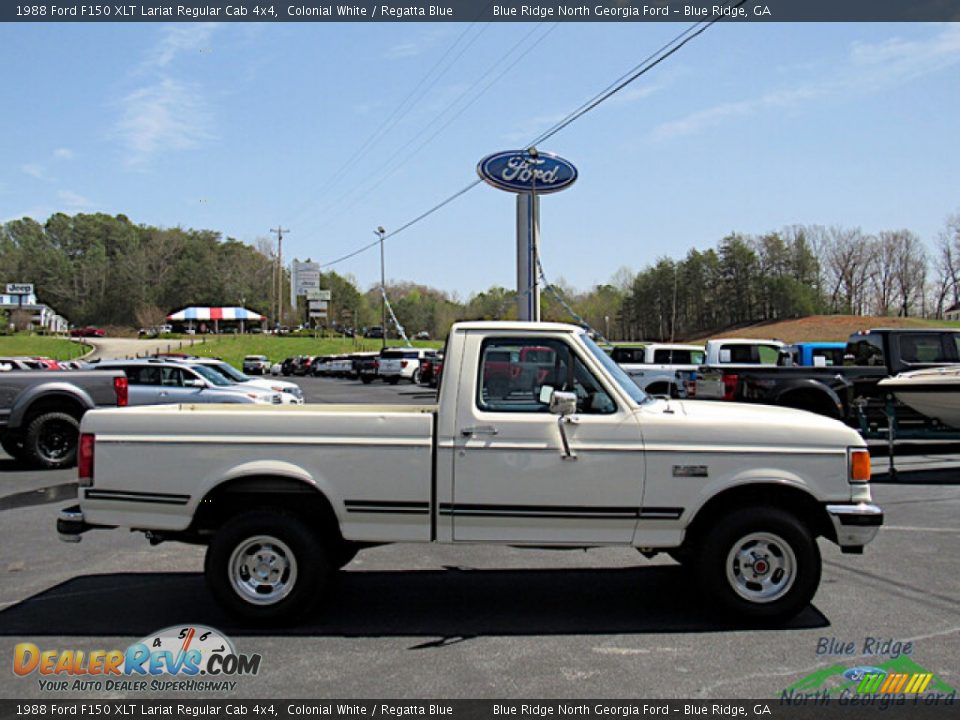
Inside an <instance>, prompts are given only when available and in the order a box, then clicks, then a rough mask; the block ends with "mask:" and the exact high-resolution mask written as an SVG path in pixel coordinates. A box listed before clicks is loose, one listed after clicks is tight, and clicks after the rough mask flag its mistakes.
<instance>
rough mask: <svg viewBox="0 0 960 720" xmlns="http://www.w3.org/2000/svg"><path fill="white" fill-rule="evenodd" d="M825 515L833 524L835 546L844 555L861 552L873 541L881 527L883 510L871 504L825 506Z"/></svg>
mask: <svg viewBox="0 0 960 720" xmlns="http://www.w3.org/2000/svg"><path fill="white" fill-rule="evenodd" d="M827 515H829V516H830V521H831V522H832V523H833V529H834V531H835V532H836V536H837V545H839V546H840V549H841V550H843V552H846V553H860V552H863V546H864V545H866V544H867V543H868V542H870V541H871V540H873V538H874V537H875V536H876V534H877V530H879V529H880V526H881V525H883V510H882V509H881V508H880V507H878V506H877V505H874V504H872V503H858V504H856V505H827Z"/></svg>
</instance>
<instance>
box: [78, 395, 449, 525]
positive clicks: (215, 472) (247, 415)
mask: <svg viewBox="0 0 960 720" xmlns="http://www.w3.org/2000/svg"><path fill="white" fill-rule="evenodd" d="M434 410H435V408H432V407H430V406H424V405H382V406H370V405H274V406H260V405H182V406H177V405H172V406H163V407H158V406H150V407H143V408H125V409H121V410H104V411H98V412H95V413H89V414H88V415H87V416H86V417H85V418H84V421H83V425H82V428H81V429H82V432H85V433H91V432H92V433H95V434H96V438H97V441H96V443H97V444H96V458H95V463H96V477H97V479H96V481H95V483H94V485H93V487H90V488H85V489H83V490H82V492H83V500H84V508H85V511H86V512H87V515H88V519H89V521H90V522H91V523H93V524H97V523H100V522H102V523H104V524H111V523H115V522H116V517H117V513H118V512H122V513H123V515H124V517H125V524H127V525H130V526H133V527H145V528H156V529H158V530H170V531H178V530H185V529H186V528H187V527H188V526H189V524H190V520H191V517H192V516H193V514H194V511H195V510H196V508H197V507H198V506H199V505H200V503H202V502H203V500H204V498H205V496H206V495H207V494H208V493H209V492H210V491H211V490H212V488H214V487H215V486H216V485H218V484H220V483H222V482H224V481H227V480H229V479H230V478H236V477H251V476H262V477H273V478H289V479H291V480H298V481H301V482H306V483H308V484H310V485H313V486H314V487H316V488H318V489H320V490H321V491H322V492H323V493H324V495H325V496H326V497H328V498H329V499H330V502H331V505H332V506H333V508H334V510H335V512H337V514H338V516H339V519H340V522H341V527H342V532H343V535H344V537H345V538H347V539H363V540H365V541H378V540H384V541H387V540H393V541H397V540H425V539H429V532H430V516H429V510H428V508H429V501H430V495H431V482H432V457H433V424H434ZM171 446H176V447H180V448H183V452H171ZM344 478H350V479H349V480H348V481H345V480H344ZM334 479H336V480H334ZM385 488H386V489H387V492H385V490H384V489H385ZM375 501H376V503H379V505H376V506H375V505H372V504H371V503H374V502H375ZM388 506H389V507H388ZM390 508H392V509H393V510H394V511H395V512H389V513H388V512H386V510H388V509H390ZM401 510H402V511H403V512H400V511H401ZM381 511H383V512H381Z"/></svg>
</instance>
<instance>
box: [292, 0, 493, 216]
mask: <svg viewBox="0 0 960 720" xmlns="http://www.w3.org/2000/svg"><path fill="white" fill-rule="evenodd" d="M491 2H492V0H491ZM489 4H490V3H487V5H489ZM487 5H485V6H484V7H483V8H482V9H481V11H480V13H478V15H477V18H476V19H474V21H473V22H471V23H470V24H469V25H468V26H467V27H466V29H464V30H463V32H461V33H460V34H459V35H458V36H457V38H456V39H455V40H454V41H453V42H452V43H451V44H450V45H449V46H448V47H447V49H446V50H445V51H444V53H443V54H442V55H441V56H440V57H439V58H438V59H437V61H436V62H435V63H434V64H433V66H432V67H431V68H430V69H429V70H428V71H427V72H426V74H425V75H424V76H423V77H422V78H420V81H419V82H418V83H417V84H416V85H415V86H414V87H413V89H412V90H411V91H410V92H409V93H407V95H406V97H404V99H403V100H401V101H400V103H399V104H398V105H397V106H396V107H395V108H394V109H393V112H392V113H390V115H388V116H387V117H386V118H385V119H384V120H383V122H381V124H380V125H379V126H378V127H377V129H376V130H375V131H374V132H373V133H372V134H371V135H370V136H369V137H368V138H367V139H366V140H365V141H364V142H363V143H362V144H361V145H360V147H358V148H357V149H356V150H355V151H354V152H353V154H352V155H350V157H348V158H347V160H345V161H344V163H343V164H342V165H341V166H340V167H339V168H337V170H336V171H335V172H334V173H333V174H332V175H331V176H330V178H329V179H328V180H327V182H326V183H324V184H323V185H322V186H321V187H320V189H319V190H318V191H317V192H316V195H319V196H323V195H324V194H325V193H326V191H327V190H328V189H330V188H331V187H332V186H333V185H334V184H335V183H336V182H337V181H338V180H339V179H341V177H342V175H343V174H344V171H345V170H347V169H348V168H350V167H352V166H353V165H354V164H355V163H356V162H357V161H358V160H360V159H362V158H363V157H364V156H365V155H366V154H367V153H368V152H369V150H370V149H371V148H372V147H373V146H374V145H375V144H376V143H377V141H379V140H380V139H381V138H383V137H384V136H385V135H386V134H387V133H388V132H389V131H390V130H392V129H393V128H394V127H395V126H396V125H397V123H399V122H400V121H401V120H402V119H403V118H404V117H406V116H407V114H408V113H409V112H410V110H412V109H413V108H414V107H415V106H416V103H417V102H419V101H420V100H421V99H422V98H423V97H424V95H426V93H428V92H429V91H430V90H431V89H432V88H433V87H434V86H435V85H436V84H437V83H438V82H439V81H440V79H441V78H442V77H443V76H444V75H446V74H447V72H449V70H450V69H451V68H452V67H454V66H455V65H456V64H457V61H459V60H460V58H461V57H463V55H464V53H466V51H467V50H468V49H470V46H471V45H473V44H474V42H476V40H477V38H479V37H480V36H481V35H482V34H483V33H484V31H486V29H487V28H488V27H489V24H485V25H483V26H482V27H481V28H480V31H479V32H478V33H476V34H475V35H474V36H473V37H472V38H471V39H470V41H469V42H468V43H467V44H466V45H465V46H464V47H463V48H462V49H461V50H460V52H459V53H457V55H456V57H454V58H453V59H452V60H451V61H450V62H449V63H446V65H445V66H444V67H443V70H442V72H440V73H439V74H437V75H436V77H434V78H433V80H431V81H430V83H429V85H427V86H426V87H424V88H423V90H422V91H420V88H421V87H423V85H424V84H425V83H426V82H427V81H428V80H429V78H430V76H431V75H433V74H434V72H435V71H436V70H437V68H439V67H441V65H443V63H444V60H446V58H447V56H448V55H450V53H451V52H453V49H454V48H455V47H456V46H457V45H459V44H460V41H461V40H463V38H464V37H465V36H466V35H467V34H468V33H469V32H470V30H472V29H473V28H474V27H475V26H476V24H477V21H478V19H479V18H480V15H482V14H483V12H484V11H486V8H487ZM418 91H420V92H419V93H418ZM415 96H416V99H415V100H413V101H412V102H411V98H414V97H415ZM348 194H349V193H348ZM306 209H307V208H306V207H304V208H301V209H300V210H298V211H297V213H296V216H297V217H299V215H300V214H301V213H302V212H303V211H304V210H306Z"/></svg>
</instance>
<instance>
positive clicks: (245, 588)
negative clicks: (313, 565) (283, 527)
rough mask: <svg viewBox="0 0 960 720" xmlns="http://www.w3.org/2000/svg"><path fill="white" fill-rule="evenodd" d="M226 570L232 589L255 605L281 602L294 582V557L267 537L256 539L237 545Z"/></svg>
mask: <svg viewBox="0 0 960 720" xmlns="http://www.w3.org/2000/svg"><path fill="white" fill-rule="evenodd" d="M228 568H229V569H228V572H229V573H230V583H231V585H232V586H233V589H234V590H235V591H236V592H237V594H238V595H240V597H241V598H243V599H244V600H245V601H246V602H249V603H252V604H254V605H273V604H275V603H278V602H280V601H281V600H283V599H284V598H285V597H286V596H287V595H289V594H290V592H291V591H292V590H293V587H294V585H295V584H296V582H297V560H296V557H295V556H294V554H293V552H292V551H291V550H290V548H289V547H288V546H287V545H286V544H285V543H283V542H281V541H280V540H278V539H277V538H275V537H272V536H270V535H257V536H255V537H251V538H248V539H246V540H244V541H243V542H241V543H240V544H239V545H237V547H236V549H234V551H233V554H232V555H231V556H230V564H229V566H228Z"/></svg>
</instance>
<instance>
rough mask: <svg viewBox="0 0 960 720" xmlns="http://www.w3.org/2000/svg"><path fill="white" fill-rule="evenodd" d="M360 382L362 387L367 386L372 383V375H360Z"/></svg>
mask: <svg viewBox="0 0 960 720" xmlns="http://www.w3.org/2000/svg"><path fill="white" fill-rule="evenodd" d="M360 382H362V383H363V384H364V385H369V384H370V383H372V382H373V376H372V375H361V376H360Z"/></svg>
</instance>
